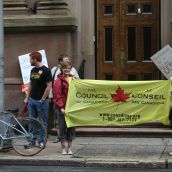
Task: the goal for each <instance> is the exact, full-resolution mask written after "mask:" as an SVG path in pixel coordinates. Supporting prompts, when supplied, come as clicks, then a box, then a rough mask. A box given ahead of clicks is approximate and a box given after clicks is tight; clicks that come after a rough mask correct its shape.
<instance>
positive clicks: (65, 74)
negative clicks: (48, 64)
mask: <svg viewBox="0 0 172 172" xmlns="http://www.w3.org/2000/svg"><path fill="white" fill-rule="evenodd" d="M70 70H71V63H70V62H68V61H63V62H62V63H61V73H60V74H59V75H58V77H57V79H56V80H55V82H54V86H53V100H54V104H55V106H56V108H57V109H58V110H59V111H60V114H59V121H58V122H59V136H58V138H59V139H60V142H61V149H62V152H61V154H62V155H66V154H68V155H72V154H73V152H72V150H71V146H72V140H73V139H74V137H75V128H74V127H70V128H67V125H66V121H65V106H66V100H67V94H68V87H69V84H68V81H69V77H72V75H70ZM66 141H67V143H68V145H67V148H66V146H65V142H66Z"/></svg>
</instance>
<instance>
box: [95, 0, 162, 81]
mask: <svg viewBox="0 0 172 172" xmlns="http://www.w3.org/2000/svg"><path fill="white" fill-rule="evenodd" d="M158 50H159V0H97V79H107V80H152V79H159V71H158V69H157V67H156V66H155V65H154V64H153V62H152V61H151V60H150V57H151V56H152V55H153V54H154V53H156V52H157V51H158Z"/></svg>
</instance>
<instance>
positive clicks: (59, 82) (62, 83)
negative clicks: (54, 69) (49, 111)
mask: <svg viewBox="0 0 172 172" xmlns="http://www.w3.org/2000/svg"><path fill="white" fill-rule="evenodd" d="M68 87H69V84H68V82H67V81H66V79H65V77H64V76H63V75H62V74H60V75H58V78H57V79H56V80H55V82H54V85H53V101H54V104H55V106H56V107H57V108H58V109H59V110H61V109H62V108H63V109H65V106H66V100H67V94H68Z"/></svg>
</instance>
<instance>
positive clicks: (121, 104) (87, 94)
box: [65, 80, 172, 127]
mask: <svg viewBox="0 0 172 172" xmlns="http://www.w3.org/2000/svg"><path fill="white" fill-rule="evenodd" d="M171 90H172V86H171V82H170V81H169V80H165V81H162V80H156V81H103V80H70V82H69V92H68V99H67V103H66V108H65V114H66V115H65V118H66V122H67V126H68V127H72V126H127V125H136V124H142V123H147V122H161V123H163V124H164V125H168V124H169V119H168V116H169V110H170V95H171Z"/></svg>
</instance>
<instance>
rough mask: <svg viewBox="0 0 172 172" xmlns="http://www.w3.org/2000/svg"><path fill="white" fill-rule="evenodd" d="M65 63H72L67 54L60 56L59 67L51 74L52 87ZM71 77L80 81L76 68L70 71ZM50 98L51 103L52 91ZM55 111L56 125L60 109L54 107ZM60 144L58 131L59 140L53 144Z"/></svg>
mask: <svg viewBox="0 0 172 172" xmlns="http://www.w3.org/2000/svg"><path fill="white" fill-rule="evenodd" d="M65 61H66V62H69V63H71V58H70V57H69V55H67V54H60V55H59V58H58V63H57V65H56V66H54V67H53V68H52V69H51V74H52V76H53V84H52V87H53V85H54V81H55V80H56V79H57V78H58V75H59V74H60V73H61V69H60V66H61V63H62V62H65ZM70 75H72V76H73V78H75V79H79V75H78V72H77V71H76V69H75V68H74V67H71V69H70ZM49 98H50V102H52V101H51V100H52V99H53V95H52V90H51V91H50V94H49ZM51 105H52V104H51ZM51 109H52V108H51ZM53 111H54V121H55V122H54V123H55V125H56V121H58V116H59V111H58V109H54V107H53ZM56 119H57V120H56ZM58 142H59V138H58V131H57V138H56V139H55V140H54V141H53V143H58Z"/></svg>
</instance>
